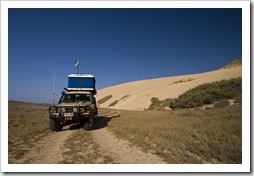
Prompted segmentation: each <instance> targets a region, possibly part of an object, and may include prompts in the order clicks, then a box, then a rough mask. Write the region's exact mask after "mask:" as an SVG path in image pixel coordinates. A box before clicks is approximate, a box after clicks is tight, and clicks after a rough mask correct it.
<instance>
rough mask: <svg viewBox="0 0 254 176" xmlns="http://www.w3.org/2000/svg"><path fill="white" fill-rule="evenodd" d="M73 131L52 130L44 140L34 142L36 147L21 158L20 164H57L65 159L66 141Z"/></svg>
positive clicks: (18, 161)
mask: <svg viewBox="0 0 254 176" xmlns="http://www.w3.org/2000/svg"><path fill="white" fill-rule="evenodd" d="M72 133H73V131H71V130H68V129H66V128H65V129H63V131H61V132H54V133H53V132H52V133H50V134H49V135H48V136H46V137H44V138H43V139H42V140H40V141H38V142H36V143H34V147H32V148H30V149H27V150H28V152H27V153H26V154H25V155H24V156H23V157H22V158H21V159H19V160H17V163H18V164H24V163H25V164H56V163H60V162H61V161H62V160H63V157H62V153H63V152H64V150H63V144H64V141H65V140H67V139H68V137H69V136H70V135H71V134H72Z"/></svg>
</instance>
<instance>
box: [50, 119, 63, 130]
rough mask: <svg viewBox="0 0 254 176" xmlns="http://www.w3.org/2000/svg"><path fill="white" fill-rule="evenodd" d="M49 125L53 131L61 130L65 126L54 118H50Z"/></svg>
mask: <svg viewBox="0 0 254 176" xmlns="http://www.w3.org/2000/svg"><path fill="white" fill-rule="evenodd" d="M49 127H50V129H51V131H61V130H62V129H63V126H62V125H60V124H59V123H58V122H56V121H54V120H53V119H50V120H49Z"/></svg>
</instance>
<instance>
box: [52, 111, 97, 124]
mask: <svg viewBox="0 0 254 176" xmlns="http://www.w3.org/2000/svg"><path fill="white" fill-rule="evenodd" d="M91 116H92V115H91V113H90V112H84V113H52V114H50V115H49V118H51V119H54V120H55V121H59V122H64V121H79V120H84V119H87V118H90V117H91Z"/></svg>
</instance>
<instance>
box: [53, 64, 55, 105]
mask: <svg viewBox="0 0 254 176" xmlns="http://www.w3.org/2000/svg"><path fill="white" fill-rule="evenodd" d="M55 89H56V68H54V82H53V104H54V105H55Z"/></svg>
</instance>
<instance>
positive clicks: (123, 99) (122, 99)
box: [109, 95, 130, 107]
mask: <svg viewBox="0 0 254 176" xmlns="http://www.w3.org/2000/svg"><path fill="white" fill-rule="evenodd" d="M129 96H130V95H125V96H123V97H122V98H120V100H115V101H114V102H112V103H111V104H109V107H111V106H115V105H116V104H117V103H118V102H119V101H125V100H126V99H127V98H129Z"/></svg>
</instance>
